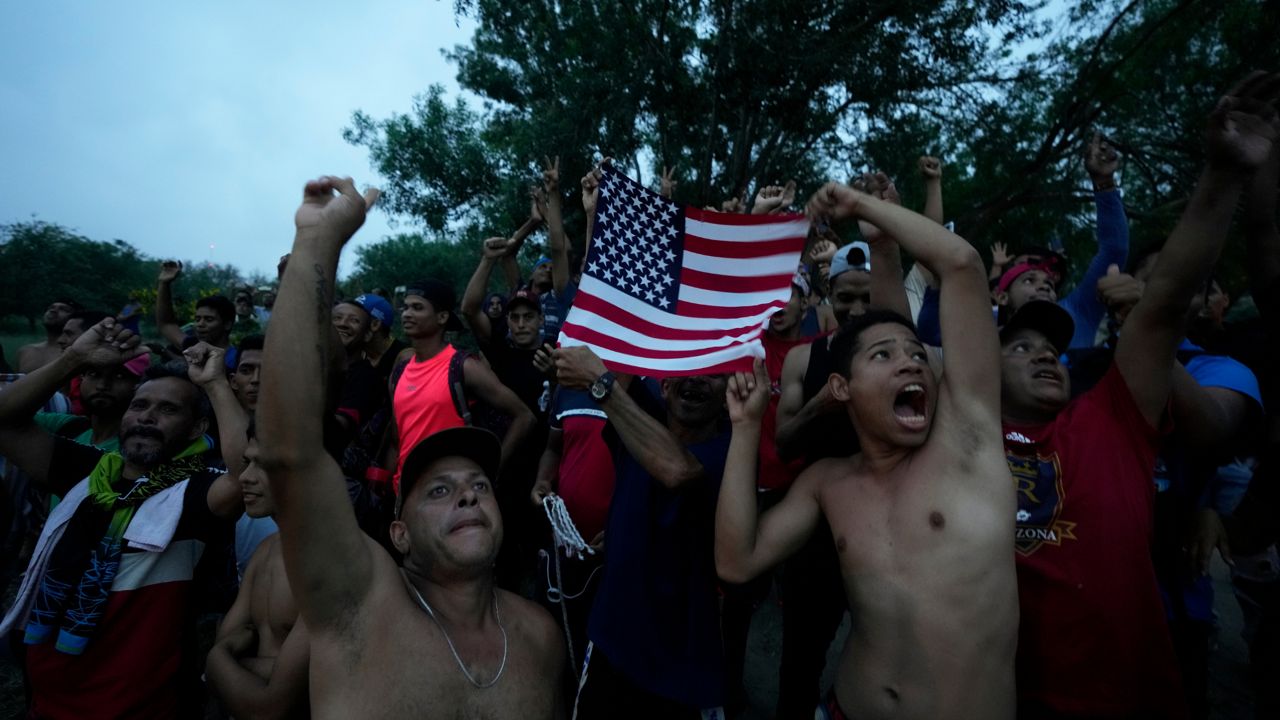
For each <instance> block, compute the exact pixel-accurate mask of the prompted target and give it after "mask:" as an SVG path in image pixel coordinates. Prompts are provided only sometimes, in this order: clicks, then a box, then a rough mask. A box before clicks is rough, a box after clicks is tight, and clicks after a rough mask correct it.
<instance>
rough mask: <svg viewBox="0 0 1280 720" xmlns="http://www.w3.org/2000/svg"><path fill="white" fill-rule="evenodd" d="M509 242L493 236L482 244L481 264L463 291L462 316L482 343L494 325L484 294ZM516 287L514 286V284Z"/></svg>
mask: <svg viewBox="0 0 1280 720" xmlns="http://www.w3.org/2000/svg"><path fill="white" fill-rule="evenodd" d="M508 247H509V243H508V241H507V239H506V238H500V237H491V238H489V239H487V240H485V241H484V243H483V244H482V245H481V246H480V264H478V265H476V271H475V272H474V273H472V274H471V280H470V282H468V283H467V289H466V290H465V291H464V292H463V293H462V307H461V310H462V317H464V318H466V319H467V325H469V326H470V327H471V334H472V335H475V336H476V341H477V342H479V343H480V344H481V345H483V344H485V343H487V342H489V340H490V339H491V338H492V335H493V325H492V323H491V322H490V321H489V316H488V315H487V314H486V313H485V308H484V296H485V293H486V292H487V291H488V289H489V276H491V275H492V274H493V266H494V264H495V263H497V262H499V261H500V260H502V258H504V257H506V255H507V248H508ZM513 287H514V286H513Z"/></svg>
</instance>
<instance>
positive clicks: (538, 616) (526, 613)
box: [497, 589, 561, 649]
mask: <svg viewBox="0 0 1280 720" xmlns="http://www.w3.org/2000/svg"><path fill="white" fill-rule="evenodd" d="M497 593H498V603H499V607H501V608H502V610H503V611H504V612H506V613H507V615H508V617H509V618H510V619H511V620H512V621H513V623H512V627H514V628H517V629H519V631H520V632H522V633H523V634H525V635H528V636H529V638H530V639H531V640H534V641H535V642H537V644H538V646H539V647H546V648H547V649H551V648H552V647H558V645H559V643H560V641H561V636H560V626H559V625H557V624H556V621H555V619H553V618H552V617H551V613H549V612H547V610H546V608H544V607H542V606H541V605H539V604H537V603H535V602H532V601H530V600H526V599H525V598H522V597H520V596H519V595H516V594H515V593H512V592H507V591H506V590H501V589H499V590H497Z"/></svg>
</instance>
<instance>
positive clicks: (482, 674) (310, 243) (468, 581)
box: [257, 177, 564, 718]
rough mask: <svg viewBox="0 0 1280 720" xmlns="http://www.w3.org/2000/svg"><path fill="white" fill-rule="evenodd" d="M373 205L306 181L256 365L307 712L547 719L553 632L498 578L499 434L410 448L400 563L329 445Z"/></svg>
mask: <svg viewBox="0 0 1280 720" xmlns="http://www.w3.org/2000/svg"><path fill="white" fill-rule="evenodd" d="M335 191H336V194H335ZM376 198H377V191H376V190H370V191H369V192H367V193H366V194H365V196H364V197H361V195H360V193H359V192H358V191H357V190H356V187H355V184H354V183H352V181H351V179H350V178H341V179H340V178H334V177H324V178H320V179H318V180H313V181H311V182H309V183H307V185H306V189H305V191H304V195H303V202H302V205H301V207H299V208H298V212H297V214H296V216H295V218H294V220H295V223H296V225H297V235H296V238H295V240H294V245H293V254H292V256H291V258H290V262H289V264H288V267H287V269H286V270H285V274H284V278H283V281H282V284H281V288H280V295H279V299H278V300H277V301H276V305H275V308H274V312H273V322H272V324H271V334H270V336H269V337H268V338H267V347H266V353H265V355H266V361H265V362H264V363H263V382H262V387H263V392H262V398H261V400H260V401H259V404H258V426H257V435H258V440H259V444H260V449H259V453H258V458H257V462H258V465H259V466H261V467H262V469H263V470H264V471H266V473H267V474H268V476H269V477H270V478H271V489H272V491H273V493H274V494H275V500H276V518H277V521H278V523H279V525H280V543H281V549H282V551H283V554H284V564H285V571H286V573H287V575H288V578H289V585H290V586H291V587H292V588H293V592H294V597H295V599H296V600H297V603H298V612H299V615H300V616H301V618H302V619H303V621H304V622H305V623H306V625H307V629H308V632H309V633H310V639H311V660H310V666H311V670H310V674H311V681H312V682H311V690H310V694H311V708H312V714H313V716H316V717H333V718H347V717H363V718H380V717H396V718H402V717H423V716H431V717H461V716H466V717H483V718H505V717H529V718H550V717H556V716H558V715H560V714H562V713H563V709H562V707H561V705H560V703H559V702H558V701H559V696H560V688H561V685H560V677H561V672H562V666H563V663H564V648H563V642H562V640H561V638H560V633H559V630H558V629H557V628H556V625H555V623H554V621H552V619H551V617H550V616H549V615H548V614H547V613H546V611H544V610H542V609H541V608H539V607H537V606H536V605H534V604H533V603H530V602H528V601H526V600H524V599H522V598H520V597H517V596H516V595H513V594H511V593H508V592H505V591H502V590H498V589H497V588H496V587H495V586H494V582H493V562H494V559H495V558H496V556H497V552H498V547H499V546H500V544H501V542H502V517H501V515H499V514H498V511H497V504H496V502H495V501H494V497H493V486H492V482H491V481H492V478H493V475H494V474H495V473H496V472H497V463H498V458H499V455H500V449H499V443H498V440H497V438H496V437H494V436H493V435H492V434H490V433H488V432H487V431H484V430H480V429H477V428H470V427H459V428H450V429H448V430H444V431H441V432H438V433H436V434H434V435H431V436H429V437H427V438H426V439H424V440H422V441H420V442H419V443H417V444H416V445H415V446H414V447H412V448H406V453H405V461H404V465H403V474H402V481H401V486H400V496H399V498H398V506H399V507H398V508H397V510H398V512H397V519H396V521H395V522H393V523H392V525H391V539H392V542H393V543H394V544H395V546H396V548H397V549H398V550H399V551H400V552H401V553H403V554H404V556H405V558H404V567H403V570H401V569H400V568H398V567H397V566H396V563H395V561H393V560H392V559H391V557H390V556H389V555H388V554H387V553H386V551H384V550H383V549H382V547H381V546H379V545H378V544H377V543H376V542H375V541H374V540H373V539H371V538H369V537H367V536H365V534H364V533H363V532H361V531H360V528H359V526H358V525H357V524H356V519H355V516H354V514H353V513H352V512H351V505H350V501H349V500H348V497H347V490H346V483H345V481H344V479H343V477H342V472H341V470H340V468H339V467H338V464H337V462H336V461H334V460H333V459H332V458H331V457H329V456H328V454H326V453H325V451H324V439H323V424H324V398H325V392H324V391H323V387H324V384H325V382H326V376H327V373H326V367H327V360H326V356H327V354H328V352H329V350H328V345H329V343H328V334H329V332H330V308H331V307H332V301H333V285H334V276H335V274H336V272H337V265H338V256H339V254H340V253H341V251H342V246H343V245H344V244H346V242H347V240H349V239H350V238H351V236H352V235H353V234H354V233H355V231H356V230H357V229H359V227H360V226H361V225H362V224H363V223H364V218H365V213H366V211H367V209H368V207H369V206H370V205H371V204H372V203H373V202H374V200H375V199H376ZM299 349H302V350H303V352H301V353H299ZM271 358H287V359H288V362H275V361H273V360H271Z"/></svg>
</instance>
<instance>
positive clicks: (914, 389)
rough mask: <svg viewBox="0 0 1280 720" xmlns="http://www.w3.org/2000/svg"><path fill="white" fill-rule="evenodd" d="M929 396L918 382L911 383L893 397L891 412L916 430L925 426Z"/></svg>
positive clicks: (904, 423)
mask: <svg viewBox="0 0 1280 720" xmlns="http://www.w3.org/2000/svg"><path fill="white" fill-rule="evenodd" d="M928 403H929V396H928V395H927V394H926V393H925V390H924V386H923V385H921V384H920V383H911V384H910V385H907V386H906V387H904V388H902V389H901V390H899V391H898V394H897V395H895V396H894V398H893V414H894V415H895V416H897V418H898V421H899V422H901V423H902V424H903V425H906V426H907V427H909V428H911V429H913V430H917V429H923V428H924V427H925V426H926V423H927V420H926V417H925V413H926V412H927V411H928Z"/></svg>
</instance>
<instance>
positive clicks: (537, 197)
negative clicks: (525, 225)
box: [529, 185, 547, 223]
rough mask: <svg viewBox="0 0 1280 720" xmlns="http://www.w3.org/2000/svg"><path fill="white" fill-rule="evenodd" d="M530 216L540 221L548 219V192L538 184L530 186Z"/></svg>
mask: <svg viewBox="0 0 1280 720" xmlns="http://www.w3.org/2000/svg"><path fill="white" fill-rule="evenodd" d="M529 200H530V201H531V205H530V207H529V218H530V219H532V220H536V221H538V222H540V223H543V222H546V221H547V193H546V192H544V191H543V189H542V188H540V187H538V186H537V185H533V186H531V187H530V188H529Z"/></svg>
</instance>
